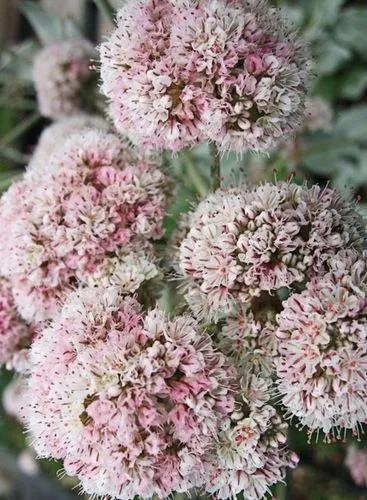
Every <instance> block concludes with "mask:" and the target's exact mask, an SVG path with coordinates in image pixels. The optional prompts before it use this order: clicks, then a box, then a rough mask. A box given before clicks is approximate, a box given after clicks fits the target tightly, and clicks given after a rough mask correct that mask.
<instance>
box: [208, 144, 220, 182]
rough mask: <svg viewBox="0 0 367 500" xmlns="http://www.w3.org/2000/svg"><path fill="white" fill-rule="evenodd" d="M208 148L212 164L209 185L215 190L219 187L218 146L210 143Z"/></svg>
mask: <svg viewBox="0 0 367 500" xmlns="http://www.w3.org/2000/svg"><path fill="white" fill-rule="evenodd" d="M210 150H211V154H212V166H211V171H210V173H211V176H210V177H211V185H212V190H213V191H216V190H217V189H218V188H220V181H221V177H220V155H219V151H218V148H217V146H216V144H215V143H211V144H210Z"/></svg>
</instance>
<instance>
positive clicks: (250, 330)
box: [219, 296, 278, 377]
mask: <svg viewBox="0 0 367 500" xmlns="http://www.w3.org/2000/svg"><path fill="white" fill-rule="evenodd" d="M260 300H261V301H262V303H263V306H264V310H263V311H262V310H259V309H258V308H257V307H256V306H255V304H252V307H249V306H245V305H241V306H240V307H239V308H238V311H237V312H236V314H234V315H233V316H229V317H228V318H226V319H225V322H224V324H223V326H222V329H221V332H220V335H219V338H220V343H219V345H220V349H221V351H222V352H224V353H225V354H226V355H228V356H229V357H230V358H231V359H233V360H234V362H235V365H236V367H238V369H239V371H240V373H244V374H248V373H256V374H261V375H262V376H263V377H265V376H266V377H270V375H271V374H272V373H273V372H274V370H275V366H274V359H275V356H276V355H277V352H278V342H277V337H276V335H275V331H276V321H275V311H273V310H272V308H271V297H270V296H262V297H261V299H260Z"/></svg>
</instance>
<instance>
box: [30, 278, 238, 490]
mask: <svg viewBox="0 0 367 500" xmlns="http://www.w3.org/2000/svg"><path fill="white" fill-rule="evenodd" d="M31 358H32V362H33V371H32V376H31V380H30V388H29V391H30V392H29V399H30V401H31V402H32V404H31V406H32V408H31V409H30V414H31V415H30V430H31V432H32V435H33V438H34V446H35V447H36V450H37V452H38V453H39V454H40V455H41V456H44V457H50V456H51V457H54V458H62V459H64V467H65V470H66V472H67V473H68V474H71V475H77V476H78V477H79V479H80V480H81V484H82V486H83V488H84V490H85V491H86V492H87V493H90V494H95V495H108V496H111V497H113V498H118V499H129V498H134V497H135V496H136V495H139V496H142V497H143V498H148V497H151V496H153V495H158V496H159V497H161V498H162V497H165V496H167V495H169V494H171V493H172V492H173V491H186V490H188V489H190V488H191V487H195V486H200V485H201V484H202V483H203V482H204V476H203V471H204V462H205V452H206V451H207V449H208V446H209V445H210V443H211V442H212V439H213V437H214V436H215V435H216V431H217V429H218V428H219V425H220V423H221V421H222V419H223V418H224V417H225V416H226V415H227V414H229V413H230V412H231V411H233V408H234V398H233V396H232V386H233V384H234V372H233V368H231V367H230V366H229V365H227V363H226V361H225V358H224V356H223V355H222V354H220V353H218V352H217V351H216V350H215V349H214V348H213V345H212V342H211V339H210V337H209V335H208V334H206V333H203V332H201V331H200V329H199V325H198V324H197V323H196V322H195V321H194V320H193V319H191V318H190V317H186V316H181V317H176V318H175V319H173V320H169V319H168V318H167V317H166V316H165V315H164V314H163V313H162V312H161V311H160V310H158V309H155V310H153V311H151V312H149V313H147V314H143V313H142V312H141V308H140V306H139V305H138V303H137V302H136V301H135V300H134V299H133V298H130V297H129V298H123V296H122V295H121V294H120V293H119V291H118V289H117V288H115V287H109V288H105V287H101V288H94V287H87V288H84V289H83V290H80V291H76V292H74V293H72V294H70V295H69V297H68V300H67V301H66V302H65V304H64V306H63V308H62V310H61V311H60V313H59V314H58V315H57V317H56V318H55V320H54V321H53V323H51V325H50V326H49V327H48V328H46V329H45V330H44V331H43V333H42V335H41V337H40V338H39V339H37V340H36V341H35V342H34V344H33V346H32V352H31Z"/></svg>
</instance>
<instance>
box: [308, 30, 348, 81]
mask: <svg viewBox="0 0 367 500" xmlns="http://www.w3.org/2000/svg"><path fill="white" fill-rule="evenodd" d="M313 54H314V57H315V59H316V61H317V67H316V71H317V73H318V74H321V75H327V74H330V73H334V72H335V71H337V70H338V69H339V68H341V67H342V66H343V65H344V64H345V63H346V62H347V61H349V60H350V59H351V56H352V54H351V52H350V50H349V49H348V48H346V47H343V46H341V45H340V44H338V43H336V42H334V41H333V40H329V39H325V38H324V39H322V40H320V41H319V42H318V43H316V44H315V46H314V51H313Z"/></svg>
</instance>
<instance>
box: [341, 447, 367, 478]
mask: <svg viewBox="0 0 367 500" xmlns="http://www.w3.org/2000/svg"><path fill="white" fill-rule="evenodd" d="M345 465H346V466H347V468H348V470H349V473H350V475H351V476H352V478H353V480H354V482H355V483H356V484H357V485H358V486H361V488H367V449H366V448H363V449H358V448H357V447H356V446H349V448H348V452H347V457H346V460H345Z"/></svg>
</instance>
